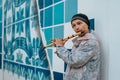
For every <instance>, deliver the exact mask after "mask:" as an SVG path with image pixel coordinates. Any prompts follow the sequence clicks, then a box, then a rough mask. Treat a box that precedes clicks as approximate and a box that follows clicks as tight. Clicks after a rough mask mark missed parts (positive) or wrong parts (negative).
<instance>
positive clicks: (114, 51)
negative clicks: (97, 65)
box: [108, 0, 120, 80]
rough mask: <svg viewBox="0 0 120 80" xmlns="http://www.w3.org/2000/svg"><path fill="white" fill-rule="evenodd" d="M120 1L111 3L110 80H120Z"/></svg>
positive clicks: (109, 9) (109, 20) (109, 10)
mask: <svg viewBox="0 0 120 80" xmlns="http://www.w3.org/2000/svg"><path fill="white" fill-rule="evenodd" d="M119 7H120V0H111V1H109V8H108V14H109V19H108V25H109V28H110V35H109V39H110V40H109V48H110V49H109V50H110V53H109V54H110V56H109V80H120V62H119V61H120V52H119V50H120V10H119Z"/></svg>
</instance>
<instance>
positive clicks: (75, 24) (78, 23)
mask: <svg viewBox="0 0 120 80" xmlns="http://www.w3.org/2000/svg"><path fill="white" fill-rule="evenodd" d="M71 25H72V28H73V29H74V31H75V32H76V33H78V32H81V35H80V36H84V35H85V34H86V33H88V32H89V30H88V25H87V24H86V23H85V22H84V21H82V20H79V19H76V20H73V21H72V23H71Z"/></svg>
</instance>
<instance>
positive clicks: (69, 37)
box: [43, 32, 81, 49]
mask: <svg viewBox="0 0 120 80" xmlns="http://www.w3.org/2000/svg"><path fill="white" fill-rule="evenodd" d="M80 34H81V32H79V33H76V34H73V35H71V36H68V37H66V38H63V40H68V39H71V38H73V37H75V36H78V35H80ZM53 45H54V44H53V43H51V44H48V45H47V46H44V47H43V48H44V49H45V48H48V47H51V46H53Z"/></svg>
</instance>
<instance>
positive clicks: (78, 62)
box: [56, 33, 100, 80]
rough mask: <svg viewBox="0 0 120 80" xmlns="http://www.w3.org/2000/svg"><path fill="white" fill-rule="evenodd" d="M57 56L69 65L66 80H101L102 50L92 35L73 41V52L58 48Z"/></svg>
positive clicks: (88, 34)
mask: <svg viewBox="0 0 120 80" xmlns="http://www.w3.org/2000/svg"><path fill="white" fill-rule="evenodd" d="M56 54H57V55H58V57H60V58H61V59H62V60H63V61H64V62H65V63H66V64H67V69H66V72H65V77H64V80H100V77H99V75H100V48H99V43H98V40H97V39H96V37H95V36H94V35H93V34H92V33H87V34H86V35H85V36H83V37H76V38H75V39H73V47H72V50H71V51H69V50H67V49H66V48H65V47H64V46H63V47H56Z"/></svg>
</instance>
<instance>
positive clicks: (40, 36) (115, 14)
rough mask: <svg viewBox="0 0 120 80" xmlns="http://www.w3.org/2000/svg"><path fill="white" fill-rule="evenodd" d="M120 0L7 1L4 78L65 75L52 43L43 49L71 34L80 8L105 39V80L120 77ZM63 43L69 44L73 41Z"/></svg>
mask: <svg viewBox="0 0 120 80" xmlns="http://www.w3.org/2000/svg"><path fill="white" fill-rule="evenodd" d="M119 3H120V1H119V0H49V2H48V1H47V0H36V2H35V0H4V2H3V5H4V6H3V7H4V16H3V17H4V28H3V29H4V42H5V43H4V59H3V61H4V64H3V68H4V72H3V73H4V77H3V78H4V80H8V78H9V80H26V79H29V80H31V79H35V80H50V79H52V80H63V76H64V71H65V66H66V65H65V63H64V62H63V61H62V60H61V59H59V58H58V57H57V56H56V55H55V54H54V52H55V48H54V47H49V48H47V49H45V50H43V49H42V48H43V45H46V44H49V43H50V39H51V38H60V37H61V38H62V37H66V36H69V35H71V34H73V33H74V31H73V30H72V28H71V25H70V19H71V16H72V15H73V14H75V13H80V12H81V13H85V14H87V15H88V16H89V18H90V22H91V29H93V30H94V31H95V32H96V35H97V36H98V38H99V40H100V43H101V54H102V58H101V61H102V65H101V80H118V79H119V73H120V64H119V59H120V58H119V56H120V55H119V52H118V50H119V48H120V43H119V41H120V38H119V34H120V31H119V30H120V28H119V21H120V20H119V17H120V15H119V14H120V11H119V9H118V8H119ZM8 4H9V5H8ZM1 8H2V7H0V9H1ZM0 11H1V10H0ZM0 14H1V13H0ZM0 18H1V17H0ZM1 23H2V20H1V21H0V24H1ZM68 29H69V30H68ZM0 30H2V29H0ZM1 32H2V31H1ZM1 32H0V35H1ZM0 39H2V36H1V37H0ZM1 44H2V42H1ZM21 44H24V45H21ZM69 44H71V45H69ZM65 46H66V47H67V48H68V49H71V47H72V43H71V40H69V41H68V42H67V43H66V44H65ZM0 55H2V52H1V53H0ZM0 59H1V58H0ZM0 64H1V63H0ZM0 74H1V75H2V71H1V70H0ZM1 75H0V80H2V79H1ZM31 75H32V76H31ZM6 76H7V77H6Z"/></svg>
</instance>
